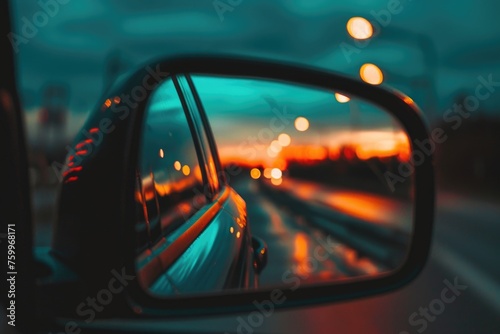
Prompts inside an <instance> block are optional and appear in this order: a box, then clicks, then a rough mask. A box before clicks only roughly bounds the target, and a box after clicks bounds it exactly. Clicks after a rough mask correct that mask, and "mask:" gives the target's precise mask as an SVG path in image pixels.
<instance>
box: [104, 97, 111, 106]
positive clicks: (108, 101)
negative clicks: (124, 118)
mask: <svg viewBox="0 0 500 334" xmlns="http://www.w3.org/2000/svg"><path fill="white" fill-rule="evenodd" d="M104 105H105V106H106V107H108V108H109V107H111V100H110V99H107V100H106V101H104Z"/></svg>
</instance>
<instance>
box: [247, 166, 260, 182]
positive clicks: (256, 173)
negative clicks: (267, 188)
mask: <svg viewBox="0 0 500 334" xmlns="http://www.w3.org/2000/svg"><path fill="white" fill-rule="evenodd" d="M260 175H261V173H260V170H259V169H258V168H252V170H251V171H250V176H251V177H252V179H254V180H257V179H258V178H260Z"/></svg>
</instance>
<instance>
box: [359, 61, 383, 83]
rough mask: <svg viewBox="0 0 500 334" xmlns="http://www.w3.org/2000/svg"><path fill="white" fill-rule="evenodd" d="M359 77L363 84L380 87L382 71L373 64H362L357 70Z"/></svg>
mask: <svg viewBox="0 0 500 334" xmlns="http://www.w3.org/2000/svg"><path fill="white" fill-rule="evenodd" d="M359 75H360V76H361V79H363V81H364V82H366V83H369V84H372V85H380V84H381V83H382V81H384V75H383V74H382V70H381V69H380V68H378V66H377V65H374V64H364V65H363V66H361V69H360V70H359Z"/></svg>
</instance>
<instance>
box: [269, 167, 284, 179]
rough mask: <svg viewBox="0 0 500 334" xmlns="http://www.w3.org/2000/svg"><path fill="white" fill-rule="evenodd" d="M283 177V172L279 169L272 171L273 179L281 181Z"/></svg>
mask: <svg viewBox="0 0 500 334" xmlns="http://www.w3.org/2000/svg"><path fill="white" fill-rule="evenodd" d="M281 176H283V172H282V171H281V170H280V169H279V168H273V169H272V170H271V177H272V178H273V179H281Z"/></svg>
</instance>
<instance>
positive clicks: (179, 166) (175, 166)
mask: <svg viewBox="0 0 500 334" xmlns="http://www.w3.org/2000/svg"><path fill="white" fill-rule="evenodd" d="M174 168H175V170H181V168H182V166H181V163H180V161H176V162H174Z"/></svg>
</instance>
